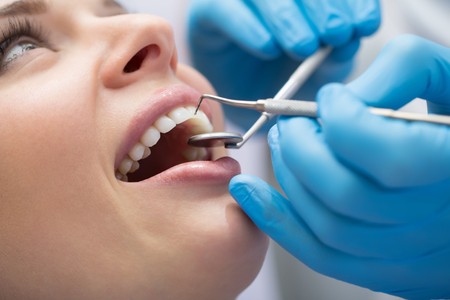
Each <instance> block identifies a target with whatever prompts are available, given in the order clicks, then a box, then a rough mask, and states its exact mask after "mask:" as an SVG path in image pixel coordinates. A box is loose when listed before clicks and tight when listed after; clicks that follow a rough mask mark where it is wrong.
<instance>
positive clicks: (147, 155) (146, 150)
mask: <svg viewBox="0 0 450 300" xmlns="http://www.w3.org/2000/svg"><path fill="white" fill-rule="evenodd" d="M150 154H152V151H150V148H147V147H145V151H144V155H143V156H142V159H146V158H147V157H149V156H150Z"/></svg>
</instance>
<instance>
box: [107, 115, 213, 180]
mask: <svg viewBox="0 0 450 300" xmlns="http://www.w3.org/2000/svg"><path fill="white" fill-rule="evenodd" d="M195 110H196V108H195V107H193V106H188V107H179V108H176V109H174V110H172V111H171V112H170V113H168V114H167V116H162V117H160V118H159V119H158V120H156V121H155V123H154V124H153V126H150V128H148V129H147V131H146V132H145V133H144V134H143V135H142V137H141V139H140V142H138V143H136V145H135V146H134V147H133V149H131V150H130V152H129V153H128V156H127V157H125V158H124V159H123V161H122V163H121V164H120V166H119V168H118V170H117V171H116V173H115V176H116V178H117V179H118V180H122V181H125V182H128V177H127V176H126V174H128V173H133V172H135V171H137V170H138V169H139V163H138V161H139V160H141V159H145V158H147V157H149V156H150V154H151V150H150V147H153V146H155V145H156V144H157V143H158V141H159V140H160V139H161V133H167V132H169V131H171V130H172V129H173V128H175V126H176V125H177V124H181V123H183V122H185V121H187V120H189V123H190V124H191V125H193V126H192V127H191V129H190V130H191V133H192V134H202V133H209V132H212V131H213V126H212V124H211V122H210V121H209V119H208V117H207V116H206V114H205V113H204V112H203V111H201V110H199V111H198V112H197V114H196V115H194V113H195ZM207 154H208V152H207V150H206V149H205V148H192V147H191V148H188V149H187V150H185V151H184V152H183V153H182V155H183V157H184V158H185V159H186V160H187V161H195V160H200V159H204V158H205V157H206V156H207Z"/></svg>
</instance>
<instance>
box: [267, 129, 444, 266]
mask: <svg viewBox="0 0 450 300" xmlns="http://www.w3.org/2000/svg"><path fill="white" fill-rule="evenodd" d="M298 129H299V131H301V132H304V128H298ZM280 130H281V128H280ZM270 139H271V140H270V146H271V150H272V163H273V166H274V170H275V175H276V177H277V179H278V181H279V183H280V185H281V186H282V187H283V190H284V191H285V193H286V196H287V197H288V199H289V200H290V201H291V204H292V205H293V207H294V208H295V210H296V212H297V213H298V215H299V216H300V217H301V219H302V220H303V221H304V222H305V223H306V224H307V225H308V227H309V228H310V229H311V231H312V232H313V233H314V235H315V236H316V237H317V238H318V239H319V240H320V241H321V242H322V243H323V244H325V245H327V246H329V247H331V248H334V249H336V250H339V251H342V252H344V253H348V254H351V255H355V256H359V257H366V258H380V259H394V260H400V259H415V258H417V257H422V256H424V255H427V253H430V251H431V252H433V251H438V250H440V249H442V248H443V247H445V246H446V245H447V244H448V243H450V237H447V236H445V237H442V236H441V234H440V233H439V228H448V226H450V212H449V208H448V205H447V206H446V207H445V209H444V210H443V211H442V212H439V213H436V214H434V215H431V216H428V217H427V218H426V220H427V221H426V222H424V221H423V220H420V221H419V222H418V223H417V224H418V225H417V226H416V225H415V224H406V225H385V224H383V225H380V224H374V223H370V222H367V221H358V220H355V219H354V218H348V217H346V216H343V215H341V214H338V213H336V212H334V211H332V210H330V209H329V208H328V207H327V206H325V205H324V204H323V200H322V199H320V200H319V199H318V198H317V197H315V196H314V195H313V194H312V193H311V191H310V190H308V189H307V186H306V185H304V184H303V182H301V180H299V176H298V174H299V173H302V170H299V169H298V168H297V166H295V165H293V161H294V160H295V159H297V158H295V157H294V158H293V156H292V153H293V151H288V152H287V153H286V151H285V147H280V143H279V142H277V140H276V139H277V137H276V135H275V134H273V133H272V136H271V138H270ZM286 162H288V163H286ZM326 171H327V170H324V172H326ZM322 188H324V189H325V188H327V187H326V186H322ZM321 200H322V201H321ZM419 224H420V226H419ZM437 237H439V238H437ZM417 241H420V243H417Z"/></svg>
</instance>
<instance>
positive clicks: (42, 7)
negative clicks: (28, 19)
mask: <svg viewBox="0 0 450 300" xmlns="http://www.w3.org/2000/svg"><path fill="white" fill-rule="evenodd" d="M47 10H48V7H47V3H46V2H45V1H44V0H19V1H15V2H13V3H11V4H8V5H6V6H4V7H2V8H0V18H3V17H12V16H17V15H39V14H43V13H45V12H46V11H47Z"/></svg>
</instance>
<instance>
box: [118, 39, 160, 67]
mask: <svg viewBox="0 0 450 300" xmlns="http://www.w3.org/2000/svg"><path fill="white" fill-rule="evenodd" d="M160 52H161V49H160V48H159V46H158V45H154V44H153V45H150V46H147V47H145V48H143V49H142V50H141V51H139V52H138V53H136V55H135V56H133V58H132V59H131V60H130V61H129V62H128V64H127V65H126V66H125V68H124V69H123V71H124V72H125V73H133V72H136V71H137V70H139V69H140V68H141V65H142V63H143V62H144V60H145V59H146V58H150V59H153V58H157V57H158V56H159V54H160Z"/></svg>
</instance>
